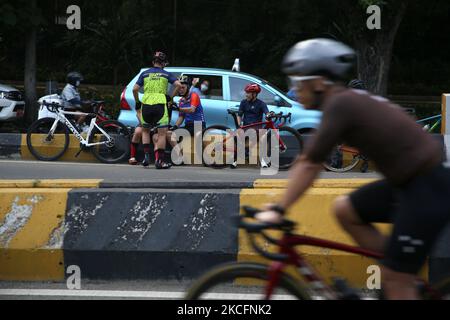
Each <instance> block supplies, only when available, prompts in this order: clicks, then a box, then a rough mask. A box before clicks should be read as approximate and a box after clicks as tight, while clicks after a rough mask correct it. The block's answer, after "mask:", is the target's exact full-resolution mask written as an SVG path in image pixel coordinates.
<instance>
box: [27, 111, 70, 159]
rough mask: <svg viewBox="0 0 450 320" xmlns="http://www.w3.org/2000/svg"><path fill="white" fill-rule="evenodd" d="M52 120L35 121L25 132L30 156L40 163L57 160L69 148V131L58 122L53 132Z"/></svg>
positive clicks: (53, 122) (53, 120) (53, 121)
mask: <svg viewBox="0 0 450 320" xmlns="http://www.w3.org/2000/svg"><path fill="white" fill-rule="evenodd" d="M55 121H58V120H56V119H54V118H43V119H40V120H37V121H35V122H34V123H33V124H32V125H31V126H30V128H29V129H28V131H27V146H28V150H30V152H31V154H32V155H33V156H34V157H35V158H36V159H38V160H41V161H55V160H58V159H59V158H60V157H61V156H62V155H63V154H64V152H66V150H67V148H68V147H69V130H68V128H67V127H66V125H64V124H62V123H61V122H58V123H57V125H56V127H55V129H54V130H53V132H51V129H52V128H53V126H54V124H55Z"/></svg>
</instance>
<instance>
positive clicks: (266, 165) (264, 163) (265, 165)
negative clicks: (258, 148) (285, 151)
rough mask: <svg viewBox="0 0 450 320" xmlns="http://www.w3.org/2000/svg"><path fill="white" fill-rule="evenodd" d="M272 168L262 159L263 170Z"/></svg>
mask: <svg viewBox="0 0 450 320" xmlns="http://www.w3.org/2000/svg"><path fill="white" fill-rule="evenodd" d="M269 167H270V163H267V162H266V161H265V160H264V159H261V168H264V169H267V168H269Z"/></svg>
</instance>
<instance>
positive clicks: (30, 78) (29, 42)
mask: <svg viewBox="0 0 450 320" xmlns="http://www.w3.org/2000/svg"><path fill="white" fill-rule="evenodd" d="M31 7H32V8H36V0H32V2H31ZM36 42H37V27H36V26H31V27H30V30H29V32H28V34H27V37H26V44H25V78H24V86H25V110H26V118H25V119H26V121H27V122H30V123H31V122H32V121H34V120H35V119H36V118H37V113H38V106H37V93H36Z"/></svg>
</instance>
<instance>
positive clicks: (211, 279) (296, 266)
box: [185, 207, 450, 300]
mask: <svg viewBox="0 0 450 320" xmlns="http://www.w3.org/2000/svg"><path fill="white" fill-rule="evenodd" d="M243 211H244V214H243V215H241V216H239V217H236V222H237V225H238V226H239V228H241V229H243V230H245V232H246V233H247V235H248V237H249V240H250V243H251V245H252V247H253V248H254V250H255V251H256V252H257V253H258V254H260V255H261V256H262V257H264V258H266V259H268V260H269V261H270V262H269V263H268V264H261V263H252V262H244V261H239V262H233V263H227V264H224V265H220V266H218V267H215V268H213V269H212V270H211V271H209V272H207V273H206V274H205V275H204V276H202V277H200V278H199V279H198V280H197V281H195V282H194V283H193V285H192V286H191V287H190V288H189V289H188V290H187V293H186V296H185V298H186V299H188V300H197V299H208V298H209V297H211V296H214V295H217V294H218V293H220V292H232V293H233V294H234V295H240V297H242V298H243V297H249V298H250V299H252V300H256V299H264V300H270V299H291V298H293V299H302V300H315V299H316V300H359V299H363V297H364V295H363V294H362V292H360V291H359V290H356V289H353V288H351V287H350V286H349V285H348V284H347V282H346V281H345V279H342V278H335V279H334V281H333V283H332V284H331V285H330V284H328V283H327V282H326V281H325V280H324V277H322V276H321V275H320V274H319V273H318V272H317V271H316V270H314V268H313V267H312V266H311V265H310V264H309V263H308V255H303V254H302V253H301V251H300V250H297V247H299V246H313V247H319V248H323V249H326V250H329V249H331V250H338V251H341V252H346V253H352V254H356V255H359V256H362V257H368V258H373V259H381V258H382V254H380V253H377V252H372V251H369V250H365V249H362V248H358V247H353V246H350V245H346V244H341V243H337V242H333V241H328V240H324V239H319V238H313V237H309V236H305V235H299V234H295V233H294V230H295V229H296V226H297V225H296V223H295V222H293V221H290V220H287V219H285V220H283V222H281V223H279V224H270V223H261V222H254V220H253V218H254V217H255V215H256V214H257V213H258V212H259V210H258V209H254V208H251V207H244V208H243ZM268 231H281V232H282V236H281V237H280V238H278V239H277V238H274V236H273V235H269V234H268ZM258 236H259V237H258ZM260 238H261V239H264V240H265V243H262V242H261V241H259V240H260ZM267 244H271V245H273V246H274V247H275V248H277V249H278V252H275V253H274V252H269V250H268V249H267V248H268V246H267ZM288 268H289V270H294V271H296V277H295V278H294V277H293V276H291V275H290V274H288V273H287V272H286V271H287V269H288ZM417 286H418V288H419V290H420V293H421V296H422V298H423V299H425V300H444V299H445V300H448V299H450V278H449V279H446V280H444V281H442V282H441V283H439V284H437V285H433V286H431V285H429V284H427V283H426V282H425V281H424V280H422V279H420V278H417ZM366 298H367V297H366ZM377 298H382V296H381V295H380V294H376V295H375V297H372V299H377Z"/></svg>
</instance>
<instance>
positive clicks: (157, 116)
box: [141, 104, 169, 128]
mask: <svg viewBox="0 0 450 320" xmlns="http://www.w3.org/2000/svg"><path fill="white" fill-rule="evenodd" d="M141 122H142V127H143V128H165V127H168V126H169V112H168V110H167V106H166V105H165V104H155V105H143V106H142V121H141Z"/></svg>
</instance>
